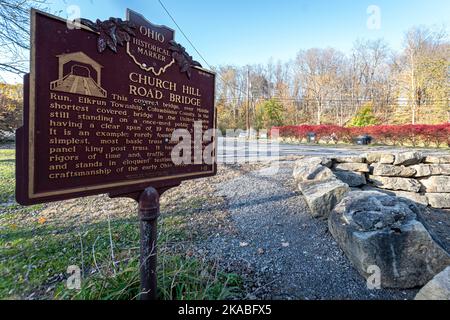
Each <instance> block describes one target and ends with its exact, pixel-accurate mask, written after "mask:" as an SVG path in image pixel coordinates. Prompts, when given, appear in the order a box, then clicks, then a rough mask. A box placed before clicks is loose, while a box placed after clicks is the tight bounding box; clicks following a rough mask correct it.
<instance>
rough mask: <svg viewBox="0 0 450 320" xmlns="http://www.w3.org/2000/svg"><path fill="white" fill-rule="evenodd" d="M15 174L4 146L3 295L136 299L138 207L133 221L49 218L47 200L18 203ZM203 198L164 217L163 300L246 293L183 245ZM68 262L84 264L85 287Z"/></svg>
mask: <svg viewBox="0 0 450 320" xmlns="http://www.w3.org/2000/svg"><path fill="white" fill-rule="evenodd" d="M14 178H15V177H14V151H13V150H0V299H74V300H110V299H113V300H128V299H136V298H137V297H138V294H139V267H138V266H139V223H138V220H137V217H136V213H135V212H130V215H129V217H131V218H129V219H128V218H120V219H119V218H116V219H112V220H111V221H108V219H107V217H103V216H101V218H100V220H99V221H95V222H92V223H88V224H76V223H74V222H73V221H74V220H72V222H68V221H61V220H58V221H47V220H46V219H43V218H42V217H41V216H40V215H39V214H40V211H41V210H42V208H43V207H42V206H31V207H22V206H20V205H18V204H16V203H14V202H13V199H14V185H15V180H14ZM86 199H87V198H86ZM84 200H85V199H83V201H84ZM86 201H87V200H86ZM202 202H203V199H193V200H190V201H188V202H187V203H185V208H184V209H183V208H182V207H183V206H178V205H177V207H176V208H173V210H169V214H167V212H165V214H164V215H163V217H162V218H160V221H159V239H158V248H159V252H158V283H159V291H158V295H159V299H176V300H191V299H231V298H236V297H239V296H240V294H241V293H242V286H243V284H242V280H241V278H240V277H239V276H238V275H235V274H229V273H225V272H222V271H221V270H220V268H219V267H218V266H217V265H215V264H213V263H212V262H210V261H206V260H204V259H203V258H201V257H194V256H193V255H192V254H188V253H187V249H185V248H188V247H189V246H192V245H193V243H192V240H193V239H192V237H191V236H190V234H191V229H189V228H190V227H192V225H190V224H189V220H190V219H191V217H192V216H191V213H192V212H193V211H195V210H194V207H196V206H198V205H200V204H201V203H202ZM200 207H201V206H200ZM30 216H32V218H26V217H30ZM75 221H76V220H75ZM188 226H189V228H188ZM69 266H78V267H79V268H80V269H81V273H82V281H81V290H69V289H68V288H67V285H66V283H67V279H68V278H69V277H70V275H69V274H68V273H67V269H68V267H69Z"/></svg>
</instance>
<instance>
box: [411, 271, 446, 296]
mask: <svg viewBox="0 0 450 320" xmlns="http://www.w3.org/2000/svg"><path fill="white" fill-rule="evenodd" d="M415 300H441V301H443V300H450V266H449V267H447V268H446V269H445V270H444V271H442V272H441V273H439V274H438V275H436V276H435V277H434V278H433V280H431V281H430V282H428V283H427V284H426V285H425V287H423V288H422V290H420V291H419V293H418V294H417V295H416V298H415Z"/></svg>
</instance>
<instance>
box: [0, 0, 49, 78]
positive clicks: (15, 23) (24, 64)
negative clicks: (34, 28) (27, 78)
mask: <svg viewBox="0 0 450 320" xmlns="http://www.w3.org/2000/svg"><path fill="white" fill-rule="evenodd" d="M46 3H47V0H0V57H1V58H0V71H7V72H11V73H14V74H23V73H26V72H27V71H28V61H29V58H28V51H29V49H30V9H31V8H38V9H45V5H46Z"/></svg>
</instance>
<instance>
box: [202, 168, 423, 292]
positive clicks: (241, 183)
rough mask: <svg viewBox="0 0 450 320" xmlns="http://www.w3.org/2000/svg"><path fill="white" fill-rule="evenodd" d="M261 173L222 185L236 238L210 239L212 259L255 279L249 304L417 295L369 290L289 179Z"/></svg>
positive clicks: (283, 173)
mask: <svg viewBox="0 0 450 320" xmlns="http://www.w3.org/2000/svg"><path fill="white" fill-rule="evenodd" d="M292 166H293V163H292V162H288V161H286V162H281V164H280V168H279V170H278V173H277V174H275V175H268V173H273V172H271V171H272V170H270V169H268V168H263V169H259V170H256V171H253V172H250V173H247V174H245V175H243V176H240V177H237V178H235V179H232V180H230V181H227V182H225V183H223V184H221V185H220V186H219V188H218V190H217V191H216V192H217V195H218V196H221V197H224V198H225V199H226V202H227V204H228V210H229V212H230V218H229V219H230V223H231V224H233V226H234V228H235V230H236V232H235V234H230V235H228V236H225V237H224V236H223V235H222V236H221V237H211V238H209V239H208V240H207V241H205V243H204V245H205V249H206V250H207V252H208V253H209V255H211V256H212V257H213V258H216V259H218V260H219V261H220V262H221V263H223V264H225V265H227V266H228V268H229V269H230V270H237V269H240V270H241V273H242V272H243V273H244V274H245V275H246V276H247V277H249V278H252V279H253V284H252V286H251V287H250V288H249V292H250V293H249V295H248V296H247V298H250V299H255V298H257V299H412V298H414V296H415V294H416V293H417V290H368V289H367V287H366V282H365V280H364V279H363V278H362V277H361V276H360V275H359V274H358V273H357V272H356V271H355V270H354V269H353V268H352V266H351V265H350V263H349V262H348V260H347V259H346V257H345V256H344V254H343V252H342V251H341V250H340V249H339V247H338V245H337V244H336V242H334V240H333V238H332V237H331V235H330V233H329V232H328V228H327V222H326V221H323V220H317V219H313V218H312V217H311V216H310V214H309V212H308V207H307V205H306V203H305V201H304V200H303V198H302V196H301V195H300V194H299V192H297V191H296V188H295V185H294V184H293V180H292V178H291V175H292Z"/></svg>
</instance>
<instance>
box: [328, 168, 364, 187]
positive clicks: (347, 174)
mask: <svg viewBox="0 0 450 320" xmlns="http://www.w3.org/2000/svg"><path fill="white" fill-rule="evenodd" d="M334 175H335V176H336V177H337V178H338V179H339V180H341V181H342V182H344V183H346V184H348V185H349V186H350V187H361V186H363V185H365V184H367V181H366V175H365V174H364V173H362V172H353V171H335V172H334Z"/></svg>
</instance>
